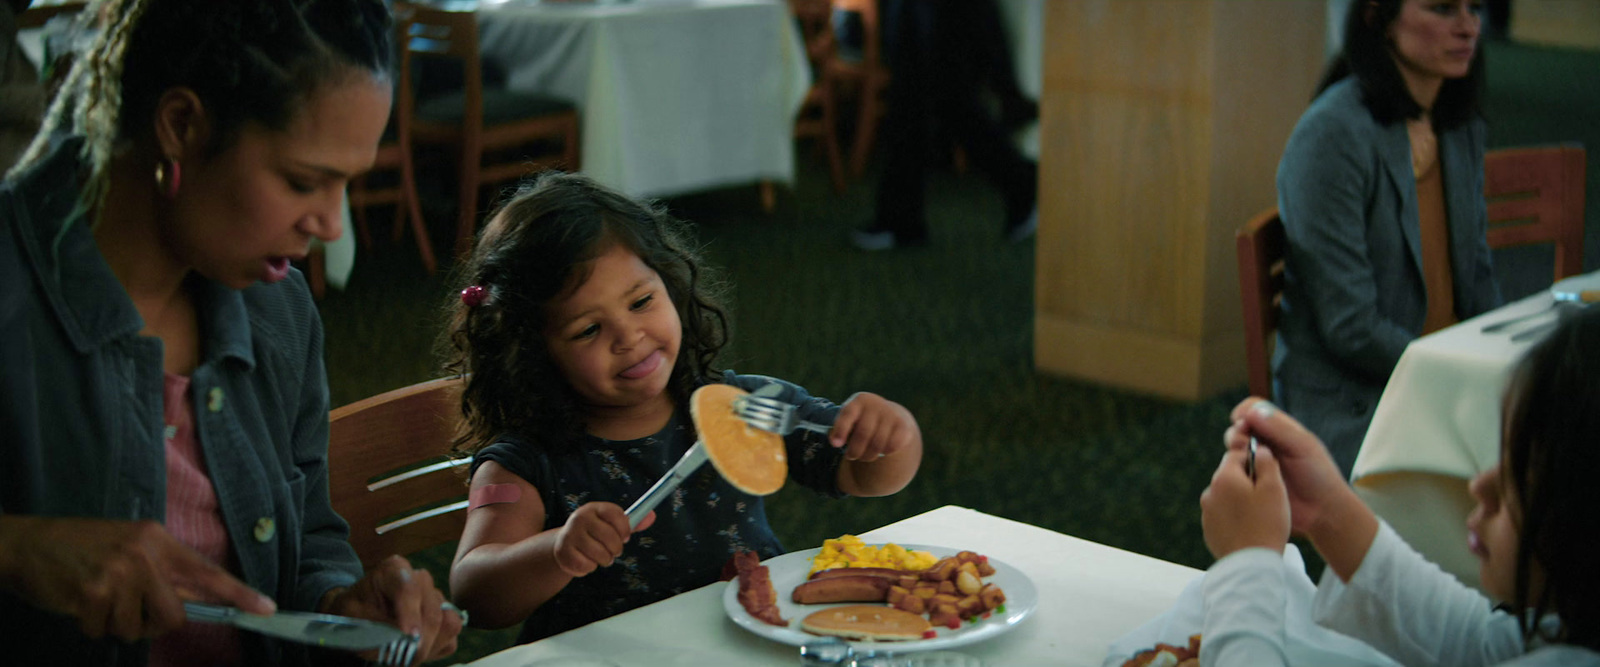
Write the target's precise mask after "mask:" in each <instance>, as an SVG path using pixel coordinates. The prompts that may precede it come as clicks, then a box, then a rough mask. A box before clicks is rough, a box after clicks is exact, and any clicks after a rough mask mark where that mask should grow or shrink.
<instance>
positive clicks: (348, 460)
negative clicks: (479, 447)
mask: <svg viewBox="0 0 1600 667" xmlns="http://www.w3.org/2000/svg"><path fill="white" fill-rule="evenodd" d="M460 396H461V380H460V378H454V377H449V378H441V379H437V380H429V381H427V382H421V383H418V384H414V385H411V386H409V387H402V388H400V389H396V390H393V391H389V392H385V393H382V394H378V395H377V396H373V397H370V398H366V399H362V400H360V401H357V402H355V403H351V404H349V405H346V406H343V407H340V408H336V409H334V410H333V411H332V412H331V413H329V415H328V419H329V422H330V423H329V432H328V486H329V487H330V493H331V497H332V502H333V509H334V510H335V511H337V512H339V514H340V515H341V516H343V517H344V519H345V521H348V522H349V523H350V544H351V545H352V546H354V547H355V550H356V553H357V554H358V555H359V556H360V557H361V562H362V563H366V564H371V563H375V562H377V561H379V560H382V559H383V558H385V557H387V556H388V555H390V554H409V553H414V552H417V551H421V550H423V549H427V548H429V547H433V546H436V545H439V544H444V543H447V542H452V541H455V540H459V539H461V530H462V528H463V527H465V525H466V521H467V512H466V509H467V484H466V478H465V476H464V475H463V474H462V472H461V469H462V468H463V467H465V466H466V465H468V463H469V462H468V461H466V460H464V459H452V458H450V457H449V456H448V455H447V453H448V450H449V448H450V442H451V439H452V438H453V437H454V436H455V428H456V424H457V423H458V422H459V419H460V417H459V415H460V410H461V407H460V405H461V404H460Z"/></svg>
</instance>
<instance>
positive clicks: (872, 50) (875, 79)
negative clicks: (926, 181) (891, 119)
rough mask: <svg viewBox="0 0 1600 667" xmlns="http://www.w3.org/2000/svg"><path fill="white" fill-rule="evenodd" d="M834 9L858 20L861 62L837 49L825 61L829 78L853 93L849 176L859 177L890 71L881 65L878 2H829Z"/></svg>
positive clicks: (872, 135)
mask: <svg viewBox="0 0 1600 667" xmlns="http://www.w3.org/2000/svg"><path fill="white" fill-rule="evenodd" d="M832 1H833V6H834V8H835V9H837V10H840V11H850V12H856V13H857V14H858V15H859V16H860V17H861V34H862V50H861V59H860V60H859V61H858V60H850V59H845V58H842V57H839V56H838V55H837V50H835V55H834V57H833V58H831V59H829V61H828V70H829V71H828V76H829V77H830V78H831V79H832V80H833V81H834V82H835V83H836V85H838V86H840V87H843V88H854V89H855V91H856V103H857V107H856V135H855V141H854V143H853V144H851V146H850V173H851V174H854V175H856V176H860V175H861V174H862V172H864V171H866V168H867V156H868V155H870V154H871V153H872V142H873V140H874V139H875V138H876V136H877V132H878V121H879V120H881V119H882V118H883V112H884V103H883V94H884V91H885V90H886V89H887V88H888V87H889V68H888V66H887V65H885V64H884V60H883V47H882V39H881V35H882V34H883V32H882V22H881V21H880V19H879V15H878V0H832Z"/></svg>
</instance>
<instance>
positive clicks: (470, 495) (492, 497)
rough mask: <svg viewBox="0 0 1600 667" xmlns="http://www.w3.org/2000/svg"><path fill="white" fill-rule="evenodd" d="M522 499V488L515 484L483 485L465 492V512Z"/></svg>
mask: <svg viewBox="0 0 1600 667" xmlns="http://www.w3.org/2000/svg"><path fill="white" fill-rule="evenodd" d="M521 499H522V487H520V486H517V485H515V484H485V485H483V486H479V487H475V488H473V489H472V490H471V491H469V492H467V511H468V512H470V511H472V510H475V509H478V508H479V507H483V506H484V505H498V504H500V503H514V502H517V501H518V500H521Z"/></svg>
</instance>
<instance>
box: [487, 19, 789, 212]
mask: <svg viewBox="0 0 1600 667" xmlns="http://www.w3.org/2000/svg"><path fill="white" fill-rule="evenodd" d="M477 10H478V30H479V49H480V51H481V52H482V55H483V58H484V61H485V63H486V66H487V65H488V64H489V63H493V64H495V65H496V66H498V67H500V68H502V69H504V70H505V71H506V72H507V77H508V78H507V82H506V85H507V86H508V87H509V88H511V89H513V90H525V91H531V92H539V93H543V94H548V95H555V96H559V97H563V98H566V99H569V100H572V101H573V102H574V103H575V104H576V105H577V107H578V111H579V114H580V116H581V120H580V122H581V125H582V128H581V133H582V142H583V146H582V159H583V165H582V171H583V172H584V173H586V174H588V175H590V176H592V177H594V178H595V179H596V180H599V181H600V182H601V183H604V184H606V185H609V186H611V187H614V188H617V189H619V190H621V191H622V192H624V193H626V194H629V195H633V196H665V195H670V194H680V193H686V192H693V191H699V190H706V189H711V188H715V187H722V186H729V185H739V184H748V183H755V182H758V181H762V180H771V181H777V182H782V183H791V182H793V180H794V138H793V135H794V119H795V113H796V112H797V111H798V110H799V108H800V103H801V102H802V101H804V99H805V94H806V89H807V88H808V87H809V86H810V82H811V72H810V70H809V68H808V66H807V64H806V59H805V51H804V48H803V47H802V45H801V42H800V36H799V33H798V31H797V28H796V27H795V25H794V21H793V20H792V19H791V17H790V14H789V9H788V5H787V4H786V3H785V2H783V1H782V0H634V1H632V2H603V1H601V2H550V1H544V2H540V1H539V0H484V1H482V2H479V3H477Z"/></svg>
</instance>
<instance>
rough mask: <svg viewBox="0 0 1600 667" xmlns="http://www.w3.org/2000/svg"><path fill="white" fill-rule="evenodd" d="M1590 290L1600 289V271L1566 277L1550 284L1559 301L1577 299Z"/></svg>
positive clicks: (1551, 291)
mask: <svg viewBox="0 0 1600 667" xmlns="http://www.w3.org/2000/svg"><path fill="white" fill-rule="evenodd" d="M1589 290H1600V271H1596V272H1594V273H1586V274H1584V275H1581V276H1572V277H1571V278H1565V279H1562V280H1561V281H1559V282H1557V283H1556V284H1554V285H1551V286H1550V293H1551V294H1552V295H1554V296H1555V298H1556V300H1557V301H1577V300H1578V295H1579V294H1580V293H1582V292H1586V291H1589Z"/></svg>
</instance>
